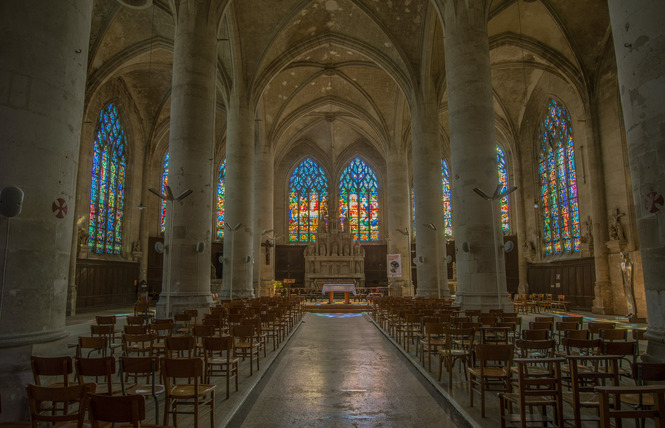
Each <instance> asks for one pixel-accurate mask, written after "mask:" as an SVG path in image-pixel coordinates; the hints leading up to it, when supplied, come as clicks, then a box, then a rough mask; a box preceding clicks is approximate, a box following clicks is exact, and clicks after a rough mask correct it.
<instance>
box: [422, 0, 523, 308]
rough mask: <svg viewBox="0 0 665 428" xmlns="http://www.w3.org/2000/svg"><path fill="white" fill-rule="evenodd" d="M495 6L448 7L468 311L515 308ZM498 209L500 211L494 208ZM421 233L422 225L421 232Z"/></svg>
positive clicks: (462, 287)
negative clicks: (492, 25)
mask: <svg viewBox="0 0 665 428" xmlns="http://www.w3.org/2000/svg"><path fill="white" fill-rule="evenodd" d="M489 3H490V1H489V0H468V1H465V2H453V1H447V2H445V10H444V21H445V39H444V43H445V50H446V78H447V82H448V85H447V86H448V116H449V123H450V147H451V169H452V171H453V176H452V180H451V181H452V185H451V187H452V196H453V224H454V226H455V242H456V246H457V247H458V248H459V251H458V252H457V294H456V297H457V299H458V302H460V303H461V305H462V306H463V307H464V308H471V309H482V310H486V309H489V308H497V307H501V308H504V309H506V310H507V309H509V308H512V305H511V303H510V298H509V295H508V293H507V292H506V273H505V261H504V255H503V249H502V246H503V237H502V235H501V225H500V223H499V208H498V201H496V200H486V199H484V198H482V197H481V196H479V195H478V194H477V193H476V192H475V191H474V189H479V190H481V191H482V192H484V193H485V194H486V195H489V196H492V195H493V194H494V191H495V189H496V187H497V184H498V183H499V177H498V172H497V159H496V135H495V124H494V104H493V99H492V81H491V77H490V58H489V40H488V36H487V17H488V13H489ZM493 205H494V207H493ZM419 226H420V225H419Z"/></svg>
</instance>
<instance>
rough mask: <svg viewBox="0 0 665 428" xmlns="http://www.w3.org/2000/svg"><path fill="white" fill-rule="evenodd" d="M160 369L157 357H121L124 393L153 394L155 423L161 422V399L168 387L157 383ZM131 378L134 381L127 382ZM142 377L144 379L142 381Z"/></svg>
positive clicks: (121, 377) (121, 376)
mask: <svg viewBox="0 0 665 428" xmlns="http://www.w3.org/2000/svg"><path fill="white" fill-rule="evenodd" d="M158 370H159V358H157V357H120V382H121V385H122V393H123V395H140V396H143V397H146V396H151V397H152V398H153V400H154V401H155V423H156V424H159V399H158V397H157V396H158V395H160V394H163V393H164V391H165V390H166V387H165V386H164V385H162V384H160V383H157V380H156V375H157V371H158ZM130 378H133V379H134V383H132V384H125V382H126V381H127V380H129V379H130ZM140 379H144V380H143V381H142V382H140V381H139V380H140Z"/></svg>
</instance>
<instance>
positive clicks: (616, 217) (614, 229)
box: [610, 208, 626, 240]
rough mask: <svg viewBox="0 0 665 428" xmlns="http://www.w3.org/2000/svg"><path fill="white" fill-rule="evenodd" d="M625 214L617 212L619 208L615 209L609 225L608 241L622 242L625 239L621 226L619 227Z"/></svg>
mask: <svg viewBox="0 0 665 428" xmlns="http://www.w3.org/2000/svg"><path fill="white" fill-rule="evenodd" d="M624 215H625V214H623V213H622V212H621V211H619V208H617V211H616V213H614V214H612V215H611V217H612V223H611V224H610V239H613V240H624V239H626V235H624V233H623V226H621V217H623V216H624Z"/></svg>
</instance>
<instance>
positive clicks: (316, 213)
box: [289, 158, 328, 242]
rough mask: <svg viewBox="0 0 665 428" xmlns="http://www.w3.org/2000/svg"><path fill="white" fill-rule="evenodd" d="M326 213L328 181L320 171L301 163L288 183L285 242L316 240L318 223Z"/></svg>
mask: <svg viewBox="0 0 665 428" xmlns="http://www.w3.org/2000/svg"><path fill="white" fill-rule="evenodd" d="M327 212H328V179H327V178H326V175H325V173H324V172H323V169H321V167H320V166H319V165H318V164H317V163H316V162H314V161H313V160H311V159H310V158H307V159H305V160H304V161H302V162H301V163H300V165H298V166H297V167H296V169H294V170H293V174H291V179H290V180H289V242H309V241H313V240H315V239H316V231H317V229H318V227H319V222H320V221H326V219H325V217H326V214H327Z"/></svg>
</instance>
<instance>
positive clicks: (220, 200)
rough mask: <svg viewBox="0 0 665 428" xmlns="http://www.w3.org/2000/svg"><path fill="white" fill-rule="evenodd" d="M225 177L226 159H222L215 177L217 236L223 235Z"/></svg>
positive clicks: (221, 236) (220, 237)
mask: <svg viewBox="0 0 665 428" xmlns="http://www.w3.org/2000/svg"><path fill="white" fill-rule="evenodd" d="M225 178H226V159H224V160H223V161H222V164H221V165H220V166H219V174H218V178H217V238H219V239H222V238H223V237H224V198H225V195H226V186H225V184H224V179H225Z"/></svg>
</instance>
